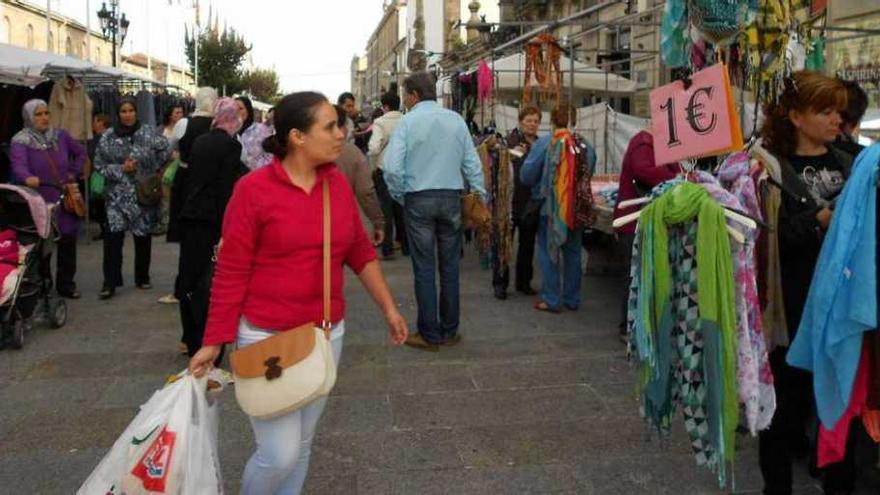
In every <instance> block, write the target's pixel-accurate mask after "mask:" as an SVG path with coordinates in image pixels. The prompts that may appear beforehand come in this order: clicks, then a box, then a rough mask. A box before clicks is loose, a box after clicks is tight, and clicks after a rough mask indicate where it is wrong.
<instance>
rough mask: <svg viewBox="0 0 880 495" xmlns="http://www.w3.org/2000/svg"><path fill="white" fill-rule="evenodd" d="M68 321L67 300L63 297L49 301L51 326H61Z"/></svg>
mask: <svg viewBox="0 0 880 495" xmlns="http://www.w3.org/2000/svg"><path fill="white" fill-rule="evenodd" d="M65 323H67V302H66V301H65V300H64V299H61V298H53V299H52V300H50V301H49V326H51V327H52V328H61V327H63V326H64V324H65Z"/></svg>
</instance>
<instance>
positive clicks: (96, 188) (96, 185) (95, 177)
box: [89, 171, 105, 198]
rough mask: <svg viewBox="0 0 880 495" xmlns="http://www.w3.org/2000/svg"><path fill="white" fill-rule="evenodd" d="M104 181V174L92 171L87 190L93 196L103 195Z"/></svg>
mask: <svg viewBox="0 0 880 495" xmlns="http://www.w3.org/2000/svg"><path fill="white" fill-rule="evenodd" d="M104 181H105V179H104V176H103V175H101V174H100V173H99V172H97V171H96V172H92V175H90V176H89V191H90V192H91V193H92V196H93V197H96V198H102V197H104Z"/></svg>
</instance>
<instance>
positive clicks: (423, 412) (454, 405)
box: [391, 386, 602, 429]
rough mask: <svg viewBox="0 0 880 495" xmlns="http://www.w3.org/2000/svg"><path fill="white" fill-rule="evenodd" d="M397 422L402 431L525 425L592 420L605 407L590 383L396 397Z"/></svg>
mask: <svg viewBox="0 0 880 495" xmlns="http://www.w3.org/2000/svg"><path fill="white" fill-rule="evenodd" d="M391 404H392V406H393V409H394V426H395V427H396V428H401V429H410V428H412V429H420V428H460V427H467V426H485V425H493V424H502V425H524V424H531V423H541V422H555V421H562V422H566V421H573V420H578V419H583V420H585V421H586V420H588V419H590V418H594V417H596V416H598V415H600V414H601V412H602V405H601V404H600V403H599V402H598V401H597V400H596V398H595V396H593V394H592V392H590V391H589V389H587V388H586V387H580V386H570V387H560V388H548V389H519V390H491V391H473V392H449V393H436V394H423V395H392V396H391Z"/></svg>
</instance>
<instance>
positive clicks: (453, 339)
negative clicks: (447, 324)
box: [440, 333, 461, 347]
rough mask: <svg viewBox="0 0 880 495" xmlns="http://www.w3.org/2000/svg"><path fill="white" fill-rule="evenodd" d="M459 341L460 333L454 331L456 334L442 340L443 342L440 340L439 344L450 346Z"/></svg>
mask: <svg viewBox="0 0 880 495" xmlns="http://www.w3.org/2000/svg"><path fill="white" fill-rule="evenodd" d="M459 342H461V333H456V334H455V335H453V336H452V337H449V338H448V339H446V340H444V341H443V342H441V343H440V345H445V346H447V347H452V346H454V345H456V344H458V343H459Z"/></svg>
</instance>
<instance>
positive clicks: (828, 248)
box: [786, 144, 880, 430]
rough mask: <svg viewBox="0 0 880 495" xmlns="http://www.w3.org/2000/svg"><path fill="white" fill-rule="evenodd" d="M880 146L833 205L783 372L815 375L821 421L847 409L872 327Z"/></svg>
mask: <svg viewBox="0 0 880 495" xmlns="http://www.w3.org/2000/svg"><path fill="white" fill-rule="evenodd" d="M878 163H880V144H875V145H873V146H871V147H870V148H867V149H866V150H864V151H862V153H861V154H860V155H859V156H858V158H856V162H855V165H854V166H853V172H852V175H850V178H849V180H848V181H847V183H846V186H845V187H844V189H843V192H842V193H841V196H840V198H839V199H838V200H837V207H836V208H835V212H834V216H833V217H832V221H831V227H830V228H829V229H828V234H827V235H826V237H825V242H824V243H823V244H822V251H821V253H820V254H819V260H818V262H817V264H816V271H815V273H814V274H813V281H812V284H811V285H810V292H809V295H808V296H807V301H806V303H805V305H804V313H803V317H802V318H801V324H800V327H799V328H798V333H797V336H796V337H795V339H794V342H793V343H792V344H791V348H790V349H789V351H788V356H787V358H786V359H787V360H788V364H790V365H792V366H796V367H798V368H803V369H805V370H808V371H812V372H813V390H814V393H815V396H816V407H817V409H818V412H819V419H820V420H821V421H822V425H824V426H825V428H827V429H829V430H831V429H833V428H834V425H835V424H836V423H837V420H838V419H840V417H841V416H842V415H843V412H844V411H845V410H846V408H847V407H848V406H849V400H850V394H851V393H852V388H853V383H854V382H855V376H856V370H857V368H858V365H859V360H860V359H859V357H860V353H861V349H862V335H863V333H864V332H866V331H868V330H871V329H873V328H876V327H877V271H876V263H877V260H876V255H877V252H876V249H877V235H876V228H877V227H876V224H877V222H876V216H877V211H876V204H877V166H878Z"/></svg>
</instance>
